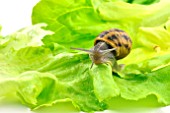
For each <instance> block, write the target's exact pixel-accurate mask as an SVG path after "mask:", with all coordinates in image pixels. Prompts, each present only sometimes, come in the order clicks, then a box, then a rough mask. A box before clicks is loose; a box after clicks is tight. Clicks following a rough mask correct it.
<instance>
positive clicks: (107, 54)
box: [71, 29, 132, 72]
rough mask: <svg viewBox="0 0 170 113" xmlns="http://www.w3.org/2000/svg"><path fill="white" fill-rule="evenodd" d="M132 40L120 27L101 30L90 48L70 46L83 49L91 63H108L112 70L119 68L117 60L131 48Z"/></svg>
mask: <svg viewBox="0 0 170 113" xmlns="http://www.w3.org/2000/svg"><path fill="white" fill-rule="evenodd" d="M131 47H132V40H131V39H130V37H129V35H128V34H127V33H126V32H125V31H123V30H120V29H110V30H106V31H103V32H101V33H100V34H99V35H98V36H97V37H96V39H95V41H94V47H92V48H91V49H90V50H87V49H83V48H71V49H74V50H80V51H85V52H87V53H88V54H89V56H90V59H91V60H92V65H91V68H92V67H93V64H96V65H98V64H102V63H110V64H111V65H112V69H113V72H114V71H115V70H116V71H117V70H119V69H120V68H121V66H120V65H117V60H119V59H122V58H124V57H126V56H127V55H128V54H129V53H130V50H131Z"/></svg>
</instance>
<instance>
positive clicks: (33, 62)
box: [0, 0, 170, 112]
mask: <svg viewBox="0 0 170 113" xmlns="http://www.w3.org/2000/svg"><path fill="white" fill-rule="evenodd" d="M141 4H142V5H141ZM144 4H145V5H144ZM149 4H150V5H149ZM169 5H170V2H169V1H168V0H161V1H160V2H158V1H157V0H151V1H147V2H146V0H141V1H138V2H137V1H129V0H128V1H126V0H79V1H74V0H71V1H70V0H63V1H56V0H41V1H40V2H39V3H38V4H37V5H36V6H35V7H34V9H33V13H32V21H33V24H35V25H33V26H30V27H28V28H24V29H22V30H20V31H17V32H16V33H13V34H11V35H8V36H6V37H3V36H2V37H0V67H1V68H0V78H1V79H0V97H1V98H7V97H9V96H10V97H11V96H13V97H17V98H18V99H19V100H20V101H21V102H22V103H23V104H25V105H27V106H29V107H30V108H31V109H38V108H40V107H42V106H52V105H53V104H56V103H62V102H71V103H72V104H73V105H74V106H75V107H76V108H77V109H79V110H81V111H86V112H91V111H101V110H105V109H107V108H108V104H109V103H112V105H114V104H116V103H114V101H111V102H110V100H112V99H114V98H117V97H119V98H120V97H121V98H124V99H127V100H140V99H142V98H146V97H148V96H149V95H154V96H155V97H156V98H157V100H158V102H159V103H162V104H163V105H170V97H169V95H170V91H169V86H170V83H169V82H168V81H170V76H169V75H170V72H169V70H170V66H169V64H170V62H169V61H170V54H169V53H170V52H169V51H170V49H169V47H170V43H169V37H170V21H169V14H170V10H169ZM139 12H140V13H139ZM37 23H46V24H48V26H46V25H45V24H37ZM42 27H44V28H45V29H46V30H44V29H42ZM110 28H119V29H123V30H125V31H126V32H127V33H128V34H129V35H130V36H131V38H132V41H133V48H132V51H131V53H130V54H129V55H128V56H127V57H126V58H124V59H122V60H120V61H118V63H120V64H121V63H123V64H125V67H124V69H123V70H122V72H120V73H122V75H123V76H121V75H119V74H120V73H117V74H116V73H112V67H111V66H110V65H109V64H101V65H94V67H93V68H92V69H90V66H91V61H90V59H89V56H88V55H87V54H85V53H84V52H78V53H77V52H74V51H72V50H70V47H81V48H83V47H84V48H91V47H92V46H93V41H94V38H95V37H96V36H97V35H98V34H99V33H100V32H101V31H103V30H106V29H110ZM49 30H50V31H49ZM52 31H53V32H52ZM30 95H31V96H30ZM1 100H3V99H1Z"/></svg>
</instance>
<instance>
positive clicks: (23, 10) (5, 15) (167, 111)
mask: <svg viewBox="0 0 170 113" xmlns="http://www.w3.org/2000/svg"><path fill="white" fill-rule="evenodd" d="M38 1H39V0H0V25H1V26H2V32H1V34H2V35H7V34H10V33H12V32H15V31H16V30H19V29H21V28H23V27H26V26H29V25H31V13H32V7H33V6H34V5H35V4H36V3H37V2H38ZM56 112H57V111H56ZM106 112H109V113H116V112H113V111H112V112H111V111H105V113H106ZM0 113H33V112H31V111H30V110H29V109H28V108H26V107H25V106H23V105H20V104H12V103H10V104H7V105H6V104H5V105H2V104H0ZM140 113H142V112H140ZM145 113H170V107H163V108H160V109H159V110H151V111H150V110H149V111H148V112H146V110H145Z"/></svg>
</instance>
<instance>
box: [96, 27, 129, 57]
mask: <svg viewBox="0 0 170 113" xmlns="http://www.w3.org/2000/svg"><path fill="white" fill-rule="evenodd" d="M100 41H103V42H106V43H107V45H108V46H109V49H111V48H116V51H113V54H114V56H115V58H116V60H119V59H122V58H124V57H126V56H127V55H128V54H129V53H130V50H131V46H132V41H131V39H130V37H129V35H128V34H127V33H126V32H124V31H122V30H119V29H111V30H107V31H104V32H102V33H101V34H99V36H98V37H96V39H95V41H94V45H96V44H97V43H98V42H100Z"/></svg>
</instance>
